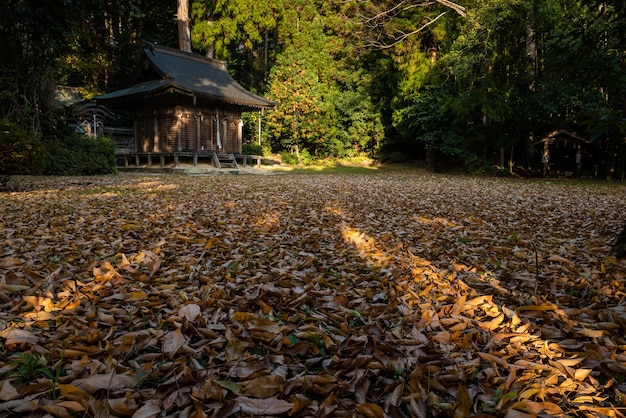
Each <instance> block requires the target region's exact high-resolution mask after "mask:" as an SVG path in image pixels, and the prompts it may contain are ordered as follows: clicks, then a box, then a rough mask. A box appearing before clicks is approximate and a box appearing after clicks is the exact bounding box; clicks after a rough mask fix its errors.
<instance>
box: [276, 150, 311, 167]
mask: <svg viewBox="0 0 626 418" xmlns="http://www.w3.org/2000/svg"><path fill="white" fill-rule="evenodd" d="M280 159H281V161H282V162H283V163H285V164H291V165H296V164H300V161H301V162H302V165H311V164H312V163H313V156H312V155H311V153H310V152H309V150H307V149H306V148H302V149H301V150H300V161H298V156H297V155H296V153H295V152H289V151H283V152H281V153H280Z"/></svg>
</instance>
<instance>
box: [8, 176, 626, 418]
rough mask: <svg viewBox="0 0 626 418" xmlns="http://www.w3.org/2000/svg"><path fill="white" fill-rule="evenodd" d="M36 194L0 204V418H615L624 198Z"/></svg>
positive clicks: (592, 190) (381, 186)
mask: <svg viewBox="0 0 626 418" xmlns="http://www.w3.org/2000/svg"><path fill="white" fill-rule="evenodd" d="M29 181H31V182H32V184H33V185H34V186H33V187H28V188H25V189H24V191H20V192H16V193H10V194H4V195H2V199H0V213H2V214H3V216H2V220H1V221H0V237H2V240H3V241H2V245H3V253H2V255H0V278H1V280H0V313H1V314H2V317H1V318H0V323H1V324H4V327H0V344H2V345H4V347H5V348H7V350H5V352H4V354H0V379H1V380H2V382H3V385H2V386H0V400H3V402H2V403H1V404H0V410H2V413H3V414H7V415H9V414H10V415H12V416H13V415H14V416H18V415H23V416H24V415H28V416H31V415H32V416H36V415H37V414H40V415H44V414H53V413H54V414H57V415H58V416H66V414H67V413H70V414H71V413H74V414H76V413H79V414H83V415H84V414H88V415H94V416H97V415H101V416H104V415H105V414H106V413H111V414H115V415H117V416H133V414H134V415H135V416H137V417H142V416H144V417H152V416H158V415H159V414H161V411H167V412H166V413H169V414H172V413H174V412H173V411H176V413H180V414H181V416H182V415H185V416H198V417H201V416H207V415H210V414H212V413H213V414H214V415H215V416H236V415H237V414H239V415H254V414H256V413H257V412H258V409H259V407H262V406H265V407H270V409H269V410H270V411H272V410H275V411H279V410H280V411H283V412H277V413H276V414H274V415H286V414H289V413H291V414H297V415H302V416H349V415H353V414H355V413H359V412H358V410H357V411H356V412H355V410H356V409H357V405H363V406H361V408H362V409H363V411H364V412H361V413H360V414H361V415H366V413H369V414H373V415H372V416H379V415H380V414H379V413H380V410H379V409H378V408H377V407H375V406H378V407H379V408H382V409H383V410H384V411H385V412H386V413H387V415H388V416H409V415H411V416H416V417H420V418H421V417H424V418H426V417H428V416H434V415H438V416H453V415H454V414H456V415H457V416H460V415H465V414H468V413H470V414H474V415H475V416H477V417H487V416H499V417H504V416H508V417H513V416H533V415H562V414H564V413H569V414H574V412H573V410H572V408H575V409H577V411H576V413H577V414H579V415H580V416H583V414H595V415H596V416H603V415H604V416H618V414H616V413H615V410H614V409H612V408H613V407H612V405H619V404H620V399H621V398H623V397H620V394H622V393H625V390H626V389H625V388H624V387H623V384H622V383H621V382H620V381H619V380H618V379H616V378H615V376H619V375H624V374H626V356H624V354H623V351H624V350H623V348H624V347H623V345H624V344H623V338H622V335H621V334H622V333H620V332H619V331H620V330H621V329H622V328H623V324H624V321H625V320H626V308H624V306H623V297H624V294H626V263H624V262H622V261H621V260H619V259H617V258H615V257H614V256H613V255H611V254H610V251H611V243H612V240H613V239H614V237H615V234H617V232H618V231H617V227H618V226H619V227H621V224H623V222H624V221H625V220H626V219H625V218H624V216H625V213H624V211H623V202H624V201H626V189H622V188H615V187H610V188H608V187H604V186H603V185H601V184H594V186H593V187H588V186H586V185H584V184H569V185H568V187H562V185H560V184H556V183H554V184H553V183H545V182H541V183H540V182H525V181H510V180H507V181H501V180H499V179H488V178H466V177H450V176H441V175H436V176H435V175H429V174H424V173H415V172H410V171H401V172H389V171H386V170H380V171H376V172H372V173H370V174H367V175H350V176H335V175H332V174H324V175H323V176H308V175H303V176H290V175H285V176H244V177H241V176H232V177H231V176H219V178H218V176H206V177H194V178H187V177H185V176H149V177H144V176H140V175H132V176H128V175H126V174H120V175H119V176H107V177H90V178H80V179H79V178H31V179H30V180H29ZM381 190H384V191H385V193H384V196H383V195H381ZM477 207H478V208H480V211H476V210H474V209H475V208H477ZM511 213H512V214H515V216H503V215H502V214H511ZM597 213H602V214H603V216H595V215H594V216H590V215H592V214H597ZM564 219H567V222H563V220H564ZM535 255H536V256H537V257H538V261H539V266H538V268H539V270H538V271H536V268H537V267H536V265H535ZM18 370H20V371H22V372H25V371H26V372H27V371H29V370H30V379H29V380H28V381H23V380H21V379H20V378H19V376H18V375H16V372H17V371H18ZM56 370H61V371H62V373H61V377H60V380H61V381H60V382H58V385H59V386H58V387H59V391H58V393H57V394H58V395H59V399H57V400H50V399H48V397H49V395H50V386H51V384H52V380H51V379H50V377H49V376H51V375H52V376H54V375H55V373H56ZM113 371H115V374H113V373H112V372H113ZM135 375H136V376H137V377H134V376H135ZM116 376H131V379H130V380H129V381H121V380H119V378H118V377H116ZM458 382H464V383H463V385H462V387H461V388H459V383H458ZM67 383H69V384H70V385H68V384H67ZM78 384H80V387H84V388H85V390H82V389H79V388H78V387H75V386H73V385H78ZM88 391H89V393H88ZM243 395H246V396H243ZM468 396H469V398H470V399H472V402H471V405H472V406H471V409H470V410H469V412H468V408H467V405H469V404H470V402H469V401H468V400H467V398H468ZM240 397H241V398H240ZM5 398H6V400H5ZM237 399H239V400H237ZM246 399H248V400H246ZM572 399H576V400H577V401H578V402H577V403H576V404H575V405H574V406H573V407H572ZM109 401H110V403H109ZM622 402H623V401H622ZM42 405H44V406H46V408H48V410H49V412H45V411H44V410H43V409H42V408H41V406H42ZM369 405H371V407H370V406H369ZM287 408H288V409H287ZM561 408H562V410H561ZM253 410H255V412H254V413H253V412H252V411H253ZM20 411H22V412H20ZM72 411H74V412H72ZM245 411H248V412H245ZM537 411H539V412H537ZM270 415H271V414H270Z"/></svg>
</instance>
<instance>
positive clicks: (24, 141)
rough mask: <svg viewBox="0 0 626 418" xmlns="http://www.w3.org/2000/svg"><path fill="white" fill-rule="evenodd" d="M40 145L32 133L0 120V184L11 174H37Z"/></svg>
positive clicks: (40, 151) (5, 120)
mask: <svg viewBox="0 0 626 418" xmlns="http://www.w3.org/2000/svg"><path fill="white" fill-rule="evenodd" d="M41 153H42V147H41V143H40V142H39V140H37V138H35V137H34V135H32V134H28V133H27V132H25V131H24V130H23V129H22V128H20V127H19V126H18V125H17V124H15V123H13V122H10V121H8V120H7V119H2V120H0V184H3V183H6V182H7V181H8V179H9V177H10V176H11V175H15V174H38V173H39V170H40V159H41Z"/></svg>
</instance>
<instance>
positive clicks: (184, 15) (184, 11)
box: [176, 0, 191, 52]
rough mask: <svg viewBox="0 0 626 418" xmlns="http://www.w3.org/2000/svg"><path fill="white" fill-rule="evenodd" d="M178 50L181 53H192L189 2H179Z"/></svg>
mask: <svg viewBox="0 0 626 418" xmlns="http://www.w3.org/2000/svg"><path fill="white" fill-rule="evenodd" d="M176 19H177V22H178V48H179V49H180V50H181V51H185V52H191V37H190V34H189V0H178V13H177V14H176Z"/></svg>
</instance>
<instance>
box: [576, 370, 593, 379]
mask: <svg viewBox="0 0 626 418" xmlns="http://www.w3.org/2000/svg"><path fill="white" fill-rule="evenodd" d="M590 373H591V369H576V371H575V372H574V379H576V380H578V381H579V382H582V381H583V380H585V379H586V378H587V376H589V374H590Z"/></svg>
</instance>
